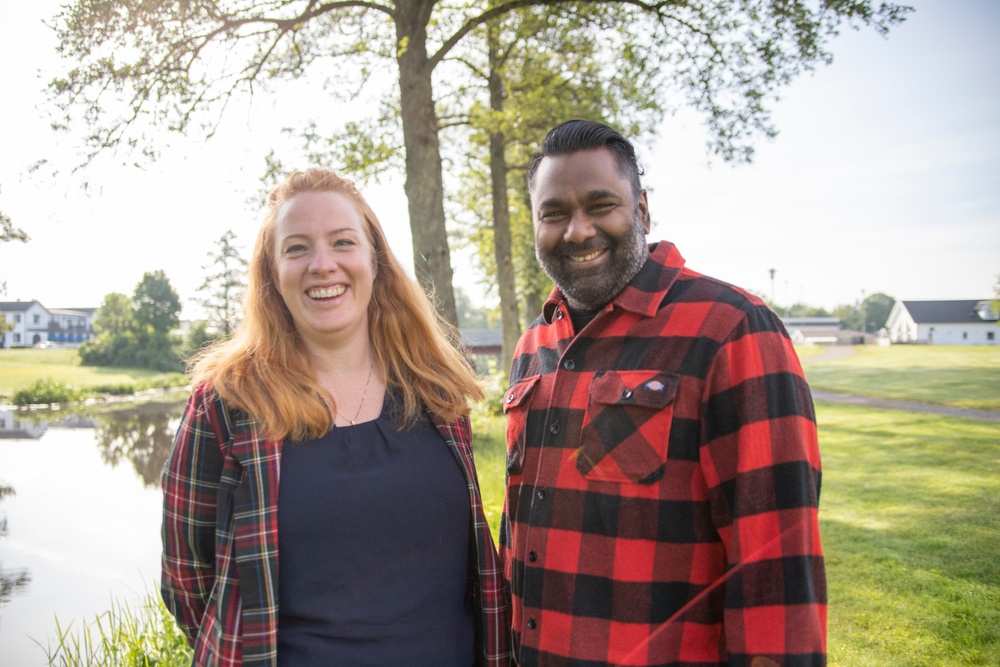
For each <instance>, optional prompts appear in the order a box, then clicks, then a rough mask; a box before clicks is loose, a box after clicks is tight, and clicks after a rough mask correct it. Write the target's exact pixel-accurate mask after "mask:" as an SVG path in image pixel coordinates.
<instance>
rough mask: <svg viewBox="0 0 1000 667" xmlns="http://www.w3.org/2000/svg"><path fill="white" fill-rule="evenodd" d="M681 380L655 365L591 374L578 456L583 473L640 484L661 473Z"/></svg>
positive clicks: (613, 480) (595, 477)
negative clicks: (646, 368) (650, 367)
mask: <svg viewBox="0 0 1000 667" xmlns="http://www.w3.org/2000/svg"><path fill="white" fill-rule="evenodd" d="M679 381H680V377H679V376H678V375H675V374H672V373H663V372H661V371H653V370H648V371H641V370H639V371H607V372H605V373H602V374H600V375H597V376H595V377H594V379H593V380H592V381H591V383H590V393H589V396H588V402H587V412H586V415H585V416H584V421H583V430H582V431H581V433H580V448H579V449H578V450H577V459H576V467H577V469H578V470H579V471H580V472H581V473H582V474H583V475H584V477H586V478H587V479H588V480H592V481H606V482H638V483H641V484H652V483H653V482H655V481H657V480H658V479H660V478H661V477H663V473H664V469H665V466H666V460H667V442H668V441H669V440H670V423H671V422H672V421H673V417H674V396H675V395H676V393H677V385H678V382H679Z"/></svg>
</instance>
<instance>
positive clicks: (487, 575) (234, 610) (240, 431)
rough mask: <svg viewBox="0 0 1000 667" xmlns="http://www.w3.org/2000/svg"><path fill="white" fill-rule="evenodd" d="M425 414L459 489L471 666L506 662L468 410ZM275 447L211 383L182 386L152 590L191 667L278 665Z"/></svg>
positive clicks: (503, 601)
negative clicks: (472, 630)
mask: <svg viewBox="0 0 1000 667" xmlns="http://www.w3.org/2000/svg"><path fill="white" fill-rule="evenodd" d="M433 423H434V426H435V427H436V428H437V431H438V433H440V434H441V437H442V438H443V439H444V441H445V444H447V446H448V449H449V450H450V451H451V452H452V454H454V456H455V458H456V459H457V460H458V462H459V464H460V466H461V469H462V472H463V473H464V475H465V481H466V487H467V489H468V492H469V501H470V504H471V510H472V511H471V516H470V518H469V522H470V527H471V530H470V532H469V540H470V544H469V594H470V596H471V599H470V602H471V604H472V608H473V613H474V614H475V619H476V666H477V667H507V666H508V665H509V664H510V653H509V651H508V637H509V627H510V624H509V617H508V613H507V611H508V599H507V591H506V586H505V582H504V581H503V577H502V575H501V571H500V566H499V563H498V561H497V554H496V549H495V548H494V546H493V538H492V537H491V536H490V530H489V525H488V524H487V521H486V516H485V514H484V513H483V504H482V498H481V497H480V493H479V482H478V479H477V477H476V470H475V463H474V461H473V454H472V436H471V432H470V428H469V420H468V418H463V419H459V420H456V421H454V422H446V421H444V420H443V419H438V418H434V419H433ZM281 445H282V443H281V441H271V440H267V439H266V438H264V437H263V436H262V435H261V433H260V430H259V429H258V428H257V423H256V422H255V421H254V420H253V419H250V418H249V417H247V415H246V413H244V412H243V411H240V410H230V409H228V408H227V406H226V405H225V403H224V402H223V400H222V399H221V398H220V397H219V396H218V394H216V393H215V392H214V391H213V390H212V389H211V387H210V386H208V385H201V386H199V387H196V388H195V390H194V391H193V392H192V394H191V398H190V399H189V401H188V404H187V407H186V409H185V410H184V416H183V417H182V418H181V424H180V428H179V429H178V431H177V436H176V438H175V440H174V448H173V451H172V452H171V454H170V457H169V458H168V459H167V462H166V464H165V465H164V469H163V476H162V486H163V531H162V532H163V570H162V573H161V589H162V595H163V599H164V601H165V602H166V605H167V608H168V609H169V610H170V611H171V613H172V614H173V615H174V617H175V618H176V619H177V623H178V625H179V626H180V628H181V630H183V631H184V634H185V635H186V636H187V639H188V641H189V642H190V643H191V645H192V646H193V647H194V664H195V665H198V667H239V666H240V665H243V666H249V665H258V666H261V667H264V666H269V667H273V665H275V664H276V660H277V645H278V643H277V638H278V515H277V513H278V482H279V479H280V475H279V474H278V471H279V468H280V462H281ZM377 529H378V528H377V527H373V530H377Z"/></svg>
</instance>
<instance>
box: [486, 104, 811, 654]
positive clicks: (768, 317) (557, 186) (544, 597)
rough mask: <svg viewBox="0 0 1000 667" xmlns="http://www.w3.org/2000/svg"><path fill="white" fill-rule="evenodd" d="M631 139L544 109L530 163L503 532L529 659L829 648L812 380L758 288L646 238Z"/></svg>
mask: <svg viewBox="0 0 1000 667" xmlns="http://www.w3.org/2000/svg"><path fill="white" fill-rule="evenodd" d="M639 175H640V170H639V168H638V166H637V164H636V159H635V152H634V150H633V147H632V145H631V144H630V143H629V142H628V141H627V140H626V139H625V138H624V137H622V136H621V135H620V134H618V133H617V132H615V131H614V130H612V129H611V128H609V127H607V126H605V125H602V124H600V123H594V122H589V121H570V122H568V123H564V124H563V125H560V126H558V127H556V128H555V129H553V130H552V131H551V132H550V133H549V134H548V136H547V137H546V138H545V141H544V142H543V144H542V148H541V152H540V153H538V154H537V155H536V156H534V158H533V160H532V162H531V165H530V167H529V189H530V194H531V204H532V212H533V217H534V224H535V242H536V251H537V255H538V260H539V262H540V263H541V265H542V266H543V267H544V268H545V271H546V272H547V273H548V275H549V276H550V277H551V278H552V280H553V281H554V282H555V290H554V291H553V292H552V295H551V296H550V297H549V299H548V301H547V302H546V304H545V308H544V311H543V313H542V315H541V317H539V318H538V319H537V320H536V321H535V322H534V323H533V324H532V325H531V327H530V328H529V329H528V331H527V332H525V334H524V336H523V337H522V338H521V340H520V342H519V343H518V347H517V350H516V352H515V355H514V362H513V365H512V368H511V374H510V381H511V386H510V389H509V390H508V391H507V394H506V396H505V400H504V411H505V412H506V414H507V419H508V421H507V439H508V440H507V441H508V457H507V496H506V499H505V503H504V516H503V519H502V525H501V531H500V543H501V544H500V554H501V559H502V561H503V565H504V571H505V575H506V576H507V578H508V580H509V582H510V584H511V592H512V596H513V603H514V604H513V624H514V628H513V635H514V642H515V651H516V653H515V655H516V656H517V657H518V660H519V664H520V665H521V666H522V667H534V666H535V665H539V666H559V667H564V666H565V667H583V666H587V667H594V666H597V665H643V666H653V665H657V666H667V665H669V666H677V665H686V666H698V667H708V666H716V665H727V666H736V665H740V666H743V665H746V666H752V667H771V666H773V665H779V666H783V667H790V666H795V667H798V666H805V665H809V666H812V665H823V664H825V663H826V657H825V654H826V585H825V575H824V566H823V557H822V549H821V546H820V539H819V529H818V522H817V506H818V499H819V487H820V463H819V450H818V445H817V440H816V424H815V418H814V415H813V407H812V400H811V397H810V394H809V388H808V386H807V385H806V381H805V379H804V377H803V375H802V370H801V367H800V365H799V362H798V359H797V358H796V356H795V352H794V350H793V348H792V345H791V342H790V341H789V339H788V335H787V333H786V332H785V330H784V328H783V327H782V325H781V323H780V321H779V320H778V319H777V318H776V317H775V316H774V314H773V313H772V312H771V311H770V310H768V309H767V307H766V306H765V305H764V304H763V303H762V302H761V301H760V300H759V299H757V298H756V297H754V296H752V295H750V294H748V293H746V292H744V291H743V290H740V289H738V288H736V287H733V286H731V285H727V284H725V283H723V282H721V281H718V280H714V279H712V278H708V277H705V276H702V275H700V274H698V273H695V272H694V271H691V270H690V269H688V268H686V267H685V266H684V259H683V258H682V257H681V255H680V253H679V252H678V251H677V249H676V248H675V247H674V246H673V245H672V244H670V243H667V242H665V241H661V242H659V243H653V244H651V245H648V246H647V244H646V240H645V235H646V234H647V233H648V232H649V221H650V217H649V206H648V199H647V196H646V192H645V191H644V190H642V189H641V186H640V183H639Z"/></svg>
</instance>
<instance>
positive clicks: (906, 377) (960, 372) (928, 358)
mask: <svg viewBox="0 0 1000 667" xmlns="http://www.w3.org/2000/svg"><path fill="white" fill-rule="evenodd" d="M799 351H801V349H800V350H799ZM803 368H804V369H805V372H806V377H807V378H808V379H809V385H810V386H811V387H813V388H814V389H825V390H827V391H837V392H842V393H847V394H857V395H860V396H873V397H878V398H894V399H900V400H908V401H922V402H925V403H938V404H941V405H952V406H955V407H961V408H982V409H986V410H1000V347H994V346H979V345H969V346H960V345H954V346H952V345H893V346H890V347H879V346H875V345H858V346H855V347H854V354H852V355H851V356H849V357H845V358H843V359H837V360H834V361H815V362H811V363H807V364H805V365H804V366H803Z"/></svg>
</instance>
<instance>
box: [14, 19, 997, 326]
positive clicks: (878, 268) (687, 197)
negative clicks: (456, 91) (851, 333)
mask: <svg viewBox="0 0 1000 667" xmlns="http://www.w3.org/2000/svg"><path fill="white" fill-rule="evenodd" d="M0 3H2V5H0V7H2V8H0V17H2V19H3V20H2V21H0V90H2V99H3V102H2V109H3V115H2V118H3V122H2V123H0V211H2V212H3V213H5V214H6V215H8V216H10V218H11V219H12V220H13V222H14V224H15V226H17V227H19V228H21V229H23V230H24V231H25V232H27V233H28V234H29V235H30V237H31V240H30V242H28V243H27V244H20V243H6V244H0V281H2V280H5V281H6V282H7V294H6V296H3V297H0V300H18V299H20V300H25V301H27V300H32V299H36V300H38V301H40V302H41V303H42V304H43V305H45V306H46V307H48V308H73V307H88V306H90V307H96V306H98V305H100V303H101V301H102V300H103V298H104V296H105V295H106V294H108V293H110V292H121V293H124V294H131V293H132V291H133V290H134V289H135V286H136V284H137V283H138V282H139V281H140V280H141V279H142V276H143V274H144V273H146V272H148V271H154V270H157V269H162V270H163V271H164V272H165V273H166V275H167V277H168V278H169V279H170V282H171V284H172V285H173V287H174V289H175V290H176V291H177V292H178V294H179V295H180V297H181V301H182V303H183V304H184V311H183V314H182V316H183V317H188V318H192V317H199V316H201V310H200V308H199V307H198V306H197V304H196V302H195V299H196V298H197V297H198V296H199V295H198V292H197V288H198V286H199V285H200V284H201V283H202V281H203V279H204V277H205V275H206V271H205V270H204V269H203V267H204V266H206V265H207V264H208V263H209V261H210V259H209V254H210V253H211V252H212V251H213V250H214V248H215V247H216V246H217V242H218V239H219V238H220V237H221V236H222V235H223V234H224V233H225V232H226V231H227V230H230V229H231V230H233V231H234V232H235V234H236V236H237V243H238V245H240V246H241V247H242V248H243V249H244V251H245V254H246V255H249V252H250V249H251V248H252V245H253V240H254V238H255V235H256V230H257V227H258V226H259V224H260V220H261V218H262V211H261V209H260V205H259V197H260V191H261V184H260V180H259V179H260V175H261V174H262V173H263V171H264V156H265V155H266V154H267V153H268V151H269V150H270V149H271V148H275V149H276V150H277V151H278V153H279V154H281V152H282V149H283V148H288V146H287V145H286V144H287V142H288V141H289V140H288V139H286V138H285V136H283V135H282V133H281V132H280V128H281V127H284V126H287V125H294V124H296V123H299V122H303V121H304V120H305V119H307V118H309V117H312V116H316V115H319V114H323V113H329V109H328V108H327V107H326V106H325V105H328V104H330V102H329V101H328V100H325V99H324V98H323V97H322V96H320V95H317V94H316V92H315V91H313V90H310V89H308V88H305V87H303V86H301V85H299V86H295V85H290V86H289V87H288V88H287V89H283V90H282V91H281V92H280V93H278V94H276V95H266V96H265V95H260V94H258V95H257V96H256V97H255V98H254V99H253V101H252V103H250V104H249V105H248V104H245V103H234V104H231V105H230V107H229V108H228V109H227V110H226V112H225V114H224V115H223V116H222V121H221V123H220V125H219V130H218V132H217V133H216V135H215V136H214V137H213V138H211V139H207V140H206V139H205V138H204V137H203V136H200V135H197V134H192V135H191V136H190V137H182V136H178V135H170V136H169V137H165V138H164V140H165V143H169V146H168V147H166V148H164V150H163V151H162V154H161V157H160V159H159V160H158V161H156V162H153V163H145V164H142V165H140V166H136V165H135V164H134V160H133V158H131V157H130V156H128V155H124V154H118V155H112V154H105V155H102V156H100V157H99V158H98V159H97V160H95V161H94V162H93V163H92V164H91V165H90V166H88V167H86V168H84V169H82V170H76V171H74V167H75V166H76V165H77V164H78V163H79V156H80V148H79V146H78V145H76V143H75V140H74V137H73V135H72V134H69V135H67V134H59V133H54V132H53V131H52V130H51V129H50V128H49V123H48V120H47V114H48V113H49V111H48V108H47V104H48V103H47V101H46V95H45V92H44V88H45V83H46V82H47V81H49V80H50V79H51V78H52V77H53V76H55V75H57V74H58V73H59V72H60V71H63V70H65V68H66V64H65V63H62V62H61V61H60V59H59V57H58V55H57V54H56V50H55V47H56V41H55V38H54V36H53V34H52V33H51V31H50V30H49V29H48V28H46V27H45V26H44V25H43V23H42V21H43V20H48V19H51V17H52V16H54V15H55V14H56V12H57V10H58V7H59V4H60V2H59V0H33V2H30V3H29V2H13V0H0ZM909 4H911V5H913V6H914V7H915V8H916V12H915V13H913V14H911V15H910V18H909V19H908V20H907V21H906V22H905V23H904V24H903V25H901V26H898V27H897V28H895V29H894V30H893V32H892V33H891V34H890V36H889V37H888V38H887V39H886V38H883V37H881V36H879V35H877V34H876V33H875V32H874V31H872V30H870V29H869V30H861V31H853V30H850V29H845V30H844V32H843V34H842V35H841V36H839V37H838V38H837V39H835V40H834V41H833V43H832V44H831V45H830V48H831V50H832V52H833V54H834V62H833V64H832V65H830V66H820V67H819V68H818V69H817V71H816V72H814V73H806V74H804V75H803V76H802V77H800V78H799V79H797V80H796V81H795V82H793V83H792V84H791V85H790V86H788V87H786V88H785V89H783V91H782V99H781V100H780V101H778V102H777V103H775V104H774V105H773V107H772V109H773V120H774V122H775V124H776V125H777V127H778V129H779V132H780V133H779V135H778V136H777V137H776V138H775V139H773V140H767V139H761V140H759V141H758V143H757V156H756V159H755V160H754V162H753V164H750V165H736V166H734V165H730V164H726V163H724V162H722V161H721V160H720V159H719V158H714V157H713V156H711V155H709V154H708V153H707V152H706V149H705V140H706V133H705V129H704V127H703V125H702V122H701V118H700V117H699V116H698V115H697V114H696V113H694V112H692V111H690V110H683V109H682V110H680V111H678V112H677V113H676V114H674V115H671V116H668V117H667V118H665V119H664V121H663V123H662V125H661V127H660V128H659V132H658V133H657V137H656V139H655V141H650V142H648V143H646V142H644V143H637V149H638V152H639V156H640V161H641V163H642V165H643V167H644V169H645V177H644V185H645V186H646V187H647V189H648V190H649V192H650V195H649V201H650V211H651V214H652V218H653V229H652V232H651V234H650V239H651V240H659V239H666V240H669V241H672V242H674V243H675V244H677V246H678V248H679V249H680V251H681V253H682V254H683V255H684V256H685V258H686V259H687V262H688V266H690V267H691V268H693V269H694V270H696V271H699V272H701V273H705V274H708V275H711V276H714V277H716V278H720V279H722V280H725V281H727V282H731V283H734V284H737V285H740V286H741V287H745V288H747V289H751V290H753V291H755V292H757V293H759V294H762V295H764V296H766V297H768V298H771V299H773V301H774V302H775V303H776V304H778V305H779V306H782V305H788V304H790V303H793V302H803V303H807V304H810V305H813V306H821V307H825V308H827V309H832V308H833V307H835V306H836V305H838V304H843V303H854V302H856V301H858V300H859V299H861V298H862V297H863V296H864V295H868V294H873V293H875V292H884V293H886V294H889V295H890V296H893V297H895V298H897V299H904V300H928V299H982V298H988V297H991V296H993V293H994V286H995V285H996V283H997V276H998V274H1000V41H998V40H996V39H995V35H996V33H997V31H998V30H1000V3H997V2H995V0H910V2H909ZM337 111H343V110H340V109H338V110H337ZM540 139H541V137H539V140H540ZM289 150H292V149H290V148H289ZM40 160H45V164H44V167H43V168H41V169H33V168H32V166H33V165H35V164H36V163H38V162H39V161H40ZM302 166H304V165H302ZM329 166H334V167H335V166H336V165H329ZM402 182H403V179H402V175H401V174H397V175H395V176H390V177H389V178H388V179H386V180H384V181H383V183H382V184H365V185H363V186H362V192H363V193H364V194H365V195H366V197H367V198H368V199H369V201H370V202H371V203H372V205H373V208H374V209H375V211H376V213H377V214H378V215H379V217H380V219H381V221H382V223H383V226H384V227H385V228H386V232H387V236H388V238H389V240H390V245H391V246H392V247H393V249H394V251H395V252H396V254H397V255H398V256H399V257H400V259H401V260H402V261H403V263H404V265H406V266H412V260H411V256H412V250H411V237H410V232H409V224H408V220H407V214H406V200H405V196H404V194H403V189H402ZM84 183H86V184H87V185H88V187H87V188H86V189H85V188H84V187H82V186H83V184H84ZM453 265H454V266H455V268H456V284H457V285H461V286H462V287H463V289H464V290H465V291H466V292H468V293H470V295H471V296H472V297H473V299H474V300H476V301H479V302H481V303H485V304H487V305H488V304H489V303H490V299H491V298H492V297H491V296H490V295H488V294H484V293H483V290H482V288H481V287H477V284H478V283H477V281H478V280H479V278H478V276H476V275H475V274H473V273H471V272H470V271H471V270H470V269H468V268H467V266H468V265H469V262H468V261H466V260H465V259H463V258H462V257H461V255H454V256H453ZM771 269H774V270H775V274H774V279H773V280H772V279H771V275H770V270H771Z"/></svg>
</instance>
